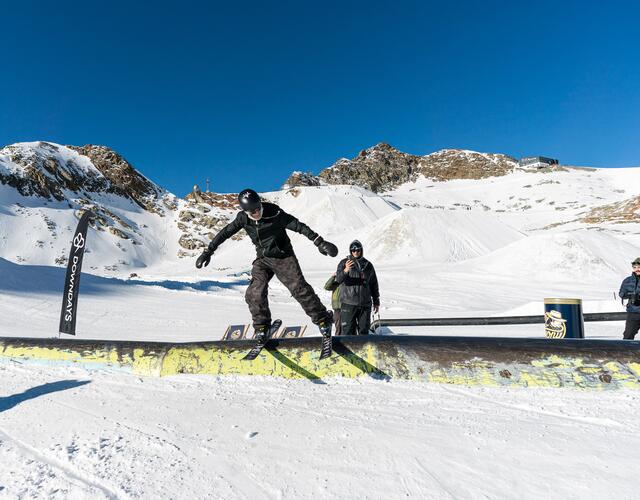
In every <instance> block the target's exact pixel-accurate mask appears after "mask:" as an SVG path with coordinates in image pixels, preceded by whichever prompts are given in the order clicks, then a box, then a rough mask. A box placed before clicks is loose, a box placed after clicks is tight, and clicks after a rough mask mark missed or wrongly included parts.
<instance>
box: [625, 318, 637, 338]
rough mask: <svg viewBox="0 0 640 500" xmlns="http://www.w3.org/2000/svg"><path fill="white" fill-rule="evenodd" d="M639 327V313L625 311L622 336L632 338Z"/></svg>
mask: <svg viewBox="0 0 640 500" xmlns="http://www.w3.org/2000/svg"><path fill="white" fill-rule="evenodd" d="M638 329H640V313H632V312H628V313H627V322H626V323H625V324H624V334H623V338H624V339H625V340H633V339H634V337H635V336H636V333H638Z"/></svg>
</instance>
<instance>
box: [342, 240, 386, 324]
mask: <svg viewBox="0 0 640 500" xmlns="http://www.w3.org/2000/svg"><path fill="white" fill-rule="evenodd" d="M362 253H363V250H362V243H360V242H359V241H358V240H354V241H352V242H351V244H350V245H349V257H347V258H346V259H342V260H341V261H340V264H338V269H337V270H336V282H337V283H340V284H341V287H340V307H341V309H340V318H341V323H342V335H368V334H369V325H370V324H371V306H372V305H373V310H374V311H375V312H378V309H379V308H380V292H379V290H378V277H377V276H376V271H375V269H374V268H373V264H371V262H369V261H368V260H367V259H365V258H364V257H363V256H362Z"/></svg>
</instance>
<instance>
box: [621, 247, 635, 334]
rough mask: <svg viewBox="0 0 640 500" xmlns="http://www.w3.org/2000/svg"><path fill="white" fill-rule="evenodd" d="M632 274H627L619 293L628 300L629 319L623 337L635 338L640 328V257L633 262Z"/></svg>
mask: <svg viewBox="0 0 640 500" xmlns="http://www.w3.org/2000/svg"><path fill="white" fill-rule="evenodd" d="M631 268H632V272H631V276H627V277H626V278H625V279H624V280H623V281H622V284H621V285H620V291H619V292H618V295H620V298H621V299H622V301H623V303H624V300H625V299H626V300H627V321H626V323H625V325H624V334H623V338H624V339H626V340H633V339H634V337H635V336H636V333H638V329H640V289H639V288H640V287H639V283H638V282H639V281H640V257H638V258H636V259H635V260H634V261H633V262H632V263H631Z"/></svg>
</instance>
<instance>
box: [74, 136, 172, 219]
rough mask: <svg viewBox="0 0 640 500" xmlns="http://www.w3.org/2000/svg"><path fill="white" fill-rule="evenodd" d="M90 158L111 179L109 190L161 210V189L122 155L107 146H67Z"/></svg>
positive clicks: (147, 208) (146, 206)
mask: <svg viewBox="0 0 640 500" xmlns="http://www.w3.org/2000/svg"><path fill="white" fill-rule="evenodd" d="M67 147H68V148H69V149H71V150H73V151H77V152H78V153H79V154H81V155H83V156H86V157H87V158H89V160H90V161H91V163H92V164H93V165H94V166H95V167H96V168H97V169H98V170H99V171H100V173H102V175H104V177H105V178H106V179H107V180H108V181H109V184H108V187H107V189H106V191H107V192H110V193H115V194H118V195H120V196H124V197H127V198H129V199H131V200H133V201H134V202H135V203H137V204H138V205H140V206H141V207H142V208H144V209H145V210H149V211H153V212H161V210H160V211H159V210H158V207H157V201H158V198H159V195H160V192H159V190H158V189H157V187H156V186H155V184H153V183H152V182H151V181H150V180H149V179H147V178H146V177H145V176H143V175H142V174H141V173H140V172H138V171H137V170H136V169H135V168H133V166H131V164H130V163H129V162H128V161H127V160H125V159H124V157H122V156H121V155H119V154H118V153H116V152H115V151H113V150H112V149H110V148H108V147H106V146H94V145H91V144H88V145H86V146H81V147H78V146H67Z"/></svg>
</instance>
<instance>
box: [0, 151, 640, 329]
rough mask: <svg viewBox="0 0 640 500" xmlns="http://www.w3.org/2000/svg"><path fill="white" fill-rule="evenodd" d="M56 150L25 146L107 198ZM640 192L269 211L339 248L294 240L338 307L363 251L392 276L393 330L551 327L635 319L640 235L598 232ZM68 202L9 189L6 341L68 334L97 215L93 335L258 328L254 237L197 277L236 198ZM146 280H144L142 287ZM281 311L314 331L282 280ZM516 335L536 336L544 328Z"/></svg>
mask: <svg viewBox="0 0 640 500" xmlns="http://www.w3.org/2000/svg"><path fill="white" fill-rule="evenodd" d="M42 144H47V143H29V144H22V145H18V146H16V147H18V149H20V151H22V154H23V155H27V154H28V153H29V151H31V150H32V152H33V154H34V155H35V156H36V157H38V158H40V159H41V160H42V158H45V157H46V158H49V159H50V157H49V156H46V155H49V154H53V158H54V159H56V161H59V162H66V163H63V164H61V165H62V167H59V168H63V167H64V168H66V167H65V165H66V166H68V165H69V162H70V161H71V160H72V161H71V163H70V166H69V167H68V168H69V169H71V170H69V172H72V173H73V172H75V174H74V175H76V174H77V175H78V176H84V177H82V178H83V179H85V181H86V179H87V178H90V179H89V181H91V179H93V181H92V182H94V181H95V182H94V184H91V182H89V181H86V182H89V184H88V185H89V186H101V185H102V184H100V183H99V182H98V180H100V179H101V177H100V176H101V175H102V174H101V173H100V172H99V171H98V170H97V169H95V168H94V167H93V166H92V165H91V164H90V163H87V162H86V160H83V158H86V157H83V156H82V155H79V154H78V153H77V152H76V151H72V150H69V151H67V150H66V149H65V147H63V146H59V145H54V146H55V147H56V148H57V149H56V150H54V153H55V154H54V153H51V147H52V146H51V145H50V144H48V145H44V146H43V145H42ZM43 148H44V149H43ZM0 151H6V148H5V149H4V150H0ZM56 155H58V156H56ZM41 157H42V158H41ZM11 158H14V157H13V156H11V155H8V154H4V156H3V155H0V161H1V163H2V167H1V168H2V169H3V170H2V172H3V175H8V173H11V174H12V175H23V174H24V175H26V173H25V171H26V170H25V167H24V165H22V164H21V165H22V166H21V165H17V164H16V163H15V162H14V161H13V160H12V159H11ZM39 161H40V160H39ZM42 161H44V160H42ZM24 163H25V162H24V161H23V164H24ZM20 168H23V171H21V170H20ZM45 170H46V169H45ZM52 171H53V170H52ZM43 175H44V174H43ZM47 175H48V174H47ZM69 175H71V174H69ZM54 177H55V176H54ZM96 179H97V180H96ZM639 180H640V169H638V168H629V169H573V168H571V169H564V170H560V171H550V172H524V171H515V172H512V173H510V174H507V175H504V176H499V177H490V178H486V179H465V180H460V179H459V180H450V181H445V182H434V181H432V180H429V179H425V178H420V179H418V180H417V181H416V182H409V183H406V184H404V185H401V186H399V187H398V188H396V189H395V190H393V191H390V192H386V193H383V194H375V193H372V192H370V191H367V190H366V189H363V188H360V187H355V186H336V185H323V186H315V187H296V188H293V189H286V190H282V191H277V192H272V193H263V196H264V197H265V198H266V199H268V200H271V201H274V202H276V203H278V204H279V205H280V206H281V207H282V208H283V209H284V210H286V211H288V212H290V213H292V214H294V215H296V216H297V217H298V218H299V219H300V220H301V221H303V222H305V223H306V224H308V225H309V226H310V227H311V228H312V229H313V230H315V231H317V232H318V233H319V234H321V235H322V236H324V237H325V238H326V239H328V240H330V241H332V242H334V243H335V244H337V245H338V247H339V255H338V257H336V258H335V259H331V258H328V257H325V256H322V255H320V254H319V253H318V251H317V249H316V247H315V246H314V245H313V244H312V243H311V242H310V241H308V240H307V239H306V238H304V237H302V236H301V235H297V234H292V235H291V238H292V240H293V241H294V247H295V249H296V254H297V255H298V258H299V260H300V263H301V266H302V268H303V270H304V272H305V276H306V277H307V279H308V281H309V282H310V283H311V284H312V286H313V287H314V288H315V289H316V290H319V293H320V294H321V297H322V298H323V300H325V301H327V302H328V298H329V295H328V294H326V293H325V292H323V291H322V286H323V284H324V282H325V281H326V279H327V278H328V277H329V275H330V274H331V273H332V272H333V271H335V267H336V265H337V263H338V261H339V259H340V258H341V257H343V256H344V255H346V254H347V249H348V244H349V242H350V241H352V240H353V239H355V238H358V239H360V240H361V241H362V242H363V243H364V247H365V255H366V256H367V257H369V258H370V259H371V260H372V262H373V263H374V265H375V267H376V269H377V271H378V276H379V281H380V284H381V294H382V308H381V314H382V316H383V317H385V316H386V317H416V316H446V315H456V316H464V315H477V314H494V315H496V314H497V315H500V314H505V313H507V312H511V313H513V312H514V311H519V313H522V314H539V313H540V311H541V307H542V306H541V301H542V298H544V297H548V296H557V295H560V296H572V297H579V298H583V299H584V300H585V310H587V311H603V310H620V304H619V303H618V302H616V300H615V299H614V298H613V295H612V292H613V291H614V290H617V288H618V286H619V283H620V281H621V280H622V278H623V277H624V276H625V275H626V274H627V273H628V271H629V269H628V267H629V262H630V261H631V260H632V259H633V258H634V257H637V256H638V255H640V236H639V230H640V224H638V223H637V222H634V221H632V222H631V223H627V224H619V223H614V222H607V221H606V220H604V221H601V222H599V223H597V224H595V223H594V224H587V223H585V222H584V221H583V219H584V217H585V214H586V213H588V212H589V211H590V210H591V209H593V208H594V207H598V206H603V205H607V204H610V203H613V202H619V201H624V200H629V199H633V198H634V197H636V196H638V195H640V182H638V181H639ZM107 181H108V179H107V180H105V181H104V182H107ZM96 182H98V184H95V183H96ZM100 182H102V181H100ZM105 185H108V184H105ZM65 189H66V188H65ZM62 192H63V194H64V197H65V198H64V199H63V200H55V199H50V200H46V199H44V198H42V197H39V196H34V195H31V196H24V195H22V194H20V192H18V190H17V189H16V188H15V187H12V186H10V185H7V184H5V185H0V259H3V260H0V267H2V272H3V275H4V278H5V279H4V285H3V284H0V293H1V294H2V296H3V300H2V301H0V313H2V314H1V315H0V318H2V319H0V327H1V328H2V331H3V332H4V333H5V334H6V335H37V336H50V335H55V334H56V331H57V314H58V310H57V308H58V305H57V303H58V301H59V300H60V297H59V293H60V292H59V290H60V289H61V287H62V276H63V274H64V267H63V266H64V261H65V259H66V256H67V253H68V249H69V242H70V239H71V235H72V231H73V229H74V228H75V225H76V223H77V220H78V216H79V213H80V209H81V208H83V207H87V206H89V207H91V208H92V209H96V210H99V211H100V214H101V217H102V218H103V220H104V224H102V225H101V226H100V227H98V230H96V229H90V231H89V236H88V249H87V252H88V253H87V255H86V258H85V268H84V270H85V272H86V273H89V274H90V275H93V276H89V274H87V275H86V277H85V278H83V285H82V287H81V298H80V316H79V319H78V329H79V332H81V335H82V336H86V337H91V338H153V339H163V340H171V339H172V338H173V339H175V340H195V339H211V338H219V337H220V335H222V332H224V329H225V327H226V325H227V324H229V323H237V322H243V321H247V316H248V312H247V309H246V304H245V302H244V290H245V289H246V286H247V284H248V280H249V278H250V275H249V274H248V273H249V271H250V269H251V262H252V260H253V258H254V255H255V252H254V249H253V246H252V244H251V242H250V241H249V240H248V238H242V237H241V238H240V239H236V240H232V241H228V242H226V243H225V244H224V245H222V246H221V247H220V248H219V249H218V251H217V252H216V254H215V255H214V257H213V260H212V263H211V265H210V266H209V267H208V268H206V269H203V270H196V269H195V267H194V265H193V264H194V260H195V256H197V255H198V253H199V251H200V250H199V249H198V248H197V247H196V248H193V249H191V250H185V249H184V248H182V247H181V246H180V244H179V240H181V238H184V237H185V235H188V236H189V238H192V239H193V240H194V241H199V242H200V243H199V244H200V245H202V244H206V242H208V241H209V239H210V237H211V236H212V235H213V234H215V232H217V230H218V229H217V228H219V227H222V226H223V225H224V224H225V223H226V222H225V221H226V220H229V218H231V217H233V216H234V211H233V203H231V205H229V204H227V205H225V204H224V203H222V202H224V200H225V199H227V200H233V195H229V196H227V197H226V198H225V197H224V196H222V197H221V198H219V199H218V198H216V200H218V201H220V200H222V201H221V203H222V204H220V203H218V205H216V206H210V205H207V204H202V203H196V202H194V201H193V200H191V201H189V200H181V199H178V198H176V197H175V196H173V195H172V194H171V193H167V192H166V191H164V190H163V189H162V188H161V187H159V186H155V185H152V187H151V188H150V192H151V193H152V195H151V197H152V198H153V199H152V201H153V203H154V205H153V210H147V209H145V208H144V207H142V206H140V204H138V203H136V202H134V201H133V200H132V199H131V197H128V196H126V193H125V195H123V194H122V193H121V192H109V191H108V190H107V191H105V190H104V189H102V190H99V189H97V188H96V189H94V190H93V191H91V190H87V189H85V190H83V191H81V192H76V191H70V190H69V189H66V190H64V189H63V190H62ZM154 197H155V198H154ZM216 203H217V202H216ZM208 220H209V221H211V220H218V222H217V223H216V224H217V225H216V226H215V227H214V226H211V224H209V225H207V221H208ZM116 230H117V231H116ZM119 231H121V232H122V234H121V233H120V232H119ZM123 234H124V235H125V236H127V237H123ZM238 236H239V237H240V236H242V232H241V233H239V235H238ZM180 255H182V257H179V256H180ZM131 273H135V274H137V275H138V276H137V277H134V278H133V279H127V278H129V275H130V274H131ZM10 282H13V283H18V284H22V285H18V286H13V287H10V286H9V285H8V283H10ZM270 303H271V305H272V308H273V310H274V314H276V315H277V316H279V317H281V318H282V319H283V320H285V323H302V324H309V322H308V318H306V316H305V315H304V313H303V312H302V310H301V309H300V307H299V306H298V304H296V303H294V302H292V301H291V296H290V293H289V292H288V290H286V289H285V288H284V287H283V286H282V285H281V284H280V283H279V282H278V281H277V280H273V282H272V285H271V287H270ZM22 310H27V311H29V316H28V317H24V315H20V314H19V312H20V311H22ZM127 325H134V326H135V327H134V328H131V327H130V326H129V327H128V326H127ZM532 328H533V327H532ZM589 328H590V329H592V330H591V331H592V332H593V334H594V336H617V335H619V331H618V330H619V325H615V324H614V325H593V326H591V325H590V326H589ZM447 331H449V332H450V331H452V330H447ZM444 332H445V331H444V330H442V329H440V330H435V331H432V332H431V333H444ZM458 332H459V330H457V331H456V333H458ZM501 332H504V334H508V335H514V334H515V335H519V334H524V335H530V334H534V335H537V334H538V329H537V327H536V328H535V329H527V328H524V327H522V328H519V329H518V330H517V332H514V331H512V330H508V331H507V330H501ZM501 332H497V333H496V334H502V333H501ZM309 333H313V330H310V331H309ZM397 333H403V332H397ZM405 333H414V331H405Z"/></svg>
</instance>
